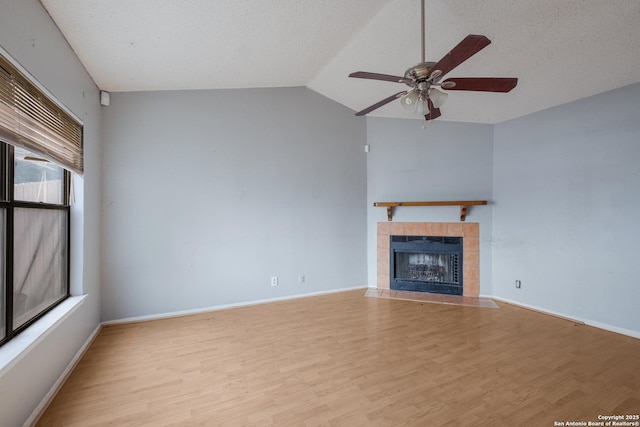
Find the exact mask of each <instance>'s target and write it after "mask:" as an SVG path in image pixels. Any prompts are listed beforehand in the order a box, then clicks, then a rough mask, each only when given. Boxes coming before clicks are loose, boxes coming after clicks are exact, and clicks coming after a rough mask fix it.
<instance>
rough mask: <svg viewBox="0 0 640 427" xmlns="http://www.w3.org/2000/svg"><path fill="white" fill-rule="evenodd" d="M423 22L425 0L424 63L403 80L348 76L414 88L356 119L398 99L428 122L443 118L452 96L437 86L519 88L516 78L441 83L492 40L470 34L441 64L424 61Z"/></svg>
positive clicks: (495, 89)
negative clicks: (401, 84) (446, 103)
mask: <svg viewBox="0 0 640 427" xmlns="http://www.w3.org/2000/svg"><path fill="white" fill-rule="evenodd" d="M424 20H425V13H424V0H421V37H422V40H421V44H422V52H421V55H422V57H421V59H422V61H421V62H420V63H419V64H416V65H414V66H412V67H409V68H408V69H407V71H405V73H404V77H400V76H393V75H389V74H378V73H369V72H366V71H357V72H355V73H351V74H349V77H355V78H360V79H371V80H382V81H388V82H393V83H404V84H406V85H407V86H409V87H410V88H411V89H410V90H408V91H404V92H398V93H396V94H395V95H392V96H390V97H388V98H385V99H383V100H382V101H379V102H377V103H375V104H373V105H371V106H369V107H367V108H365V109H364V110H362V111H359V112H357V113H356V116H364V115H365V114H368V113H370V112H372V111H373V110H376V109H378V108H380V107H382V106H383V105H386V104H388V103H390V102H392V101H394V100H396V99H398V98H399V99H400V105H402V108H404V109H405V110H407V111H410V112H413V113H415V114H418V115H421V116H424V118H425V120H433V119H436V118H438V117H440V115H441V113H440V107H442V105H443V104H444V103H445V102H446V100H447V98H448V97H449V94H447V93H446V92H442V91H441V90H438V89H437V88H438V87H439V88H440V89H444V90H465V91H476V92H502V93H504V92H509V91H511V89H513V88H514V87H516V85H517V84H518V79H517V78H515V77H500V78H497V77H464V78H455V77H454V78H448V79H446V80H444V81H442V82H441V79H442V78H443V77H444V76H445V75H446V74H447V73H449V72H450V71H451V70H453V69H454V68H456V67H457V66H458V65H460V64H462V63H463V62H464V61H466V60H467V59H469V58H471V57H472V56H473V55H475V54H476V53H478V52H479V51H481V50H482V49H484V48H485V47H486V46H488V45H489V44H490V43H491V40H489V39H488V38H487V37H485V36H481V35H475V34H470V35H468V36H467V37H465V38H464V39H463V40H462V41H461V42H460V43H458V44H457V45H456V46H455V47H454V48H453V49H452V50H451V51H450V52H449V53H447V54H446V55H445V56H444V57H443V58H442V59H440V60H439V61H438V62H425V60H424V58H425V29H424Z"/></svg>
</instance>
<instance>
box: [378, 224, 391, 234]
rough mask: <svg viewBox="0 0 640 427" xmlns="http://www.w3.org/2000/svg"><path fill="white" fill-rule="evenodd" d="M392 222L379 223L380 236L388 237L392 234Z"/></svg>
mask: <svg viewBox="0 0 640 427" xmlns="http://www.w3.org/2000/svg"><path fill="white" fill-rule="evenodd" d="M392 225H393V223H392V222H379V223H378V235H380V234H386V235H387V236H388V235H389V234H391V226H392Z"/></svg>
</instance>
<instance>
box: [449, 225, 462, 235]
mask: <svg viewBox="0 0 640 427" xmlns="http://www.w3.org/2000/svg"><path fill="white" fill-rule="evenodd" d="M446 236H451V237H455V236H462V224H461V223H459V222H450V223H448V224H447V234H446Z"/></svg>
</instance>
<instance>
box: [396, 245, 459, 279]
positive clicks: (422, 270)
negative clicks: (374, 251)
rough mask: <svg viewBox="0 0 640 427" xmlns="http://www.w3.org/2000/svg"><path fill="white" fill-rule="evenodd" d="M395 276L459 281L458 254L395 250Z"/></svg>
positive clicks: (399, 277)
mask: <svg viewBox="0 0 640 427" xmlns="http://www.w3.org/2000/svg"><path fill="white" fill-rule="evenodd" d="M395 258H396V259H395V261H396V274H395V275H396V278H398V279H404V280H418V281H421V282H444V283H446V282H449V283H456V284H457V283H459V274H458V254H456V253H452V254H438V253H418V254H414V253H408V252H396V253H395Z"/></svg>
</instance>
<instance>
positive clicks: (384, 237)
mask: <svg viewBox="0 0 640 427" xmlns="http://www.w3.org/2000/svg"><path fill="white" fill-rule="evenodd" d="M377 243H378V245H377V246H378V248H380V249H386V250H387V251H388V250H389V246H390V242H389V235H388V234H378V241H377Z"/></svg>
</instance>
